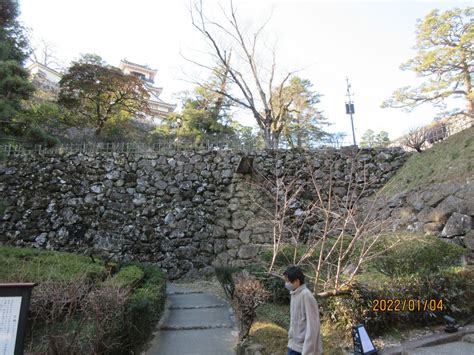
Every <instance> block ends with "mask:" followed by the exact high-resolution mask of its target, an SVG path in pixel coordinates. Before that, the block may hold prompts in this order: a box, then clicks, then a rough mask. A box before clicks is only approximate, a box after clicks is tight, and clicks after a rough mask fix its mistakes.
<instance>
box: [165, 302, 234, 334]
mask: <svg viewBox="0 0 474 355" xmlns="http://www.w3.org/2000/svg"><path fill="white" fill-rule="evenodd" d="M183 306H184V307H185V306H186V305H183ZM215 325H219V326H221V325H226V326H228V327H232V325H233V322H232V320H231V317H230V314H229V312H227V311H226V310H224V309H223V308H222V307H219V308H197V309H173V310H170V313H169V316H168V317H167V319H166V320H165V321H164V322H163V324H162V327H164V328H190V329H194V328H195V327H197V328H203V329H207V328H212V327H214V326H215Z"/></svg>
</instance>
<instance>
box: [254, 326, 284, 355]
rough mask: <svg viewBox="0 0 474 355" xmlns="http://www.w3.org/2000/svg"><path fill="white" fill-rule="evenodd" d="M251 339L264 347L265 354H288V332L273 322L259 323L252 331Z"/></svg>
mask: <svg viewBox="0 0 474 355" xmlns="http://www.w3.org/2000/svg"><path fill="white" fill-rule="evenodd" d="M250 337H251V338H252V339H253V340H254V341H255V342H256V343H258V344H261V345H263V346H264V354H275V355H276V354H278V355H279V354H282V355H283V354H286V353H287V352H288V351H287V345H288V330H287V329H284V328H282V327H280V326H278V325H277V324H275V323H272V322H266V321H257V322H255V323H254V324H253V325H252V328H251V329H250Z"/></svg>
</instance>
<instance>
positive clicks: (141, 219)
mask: <svg viewBox="0 0 474 355" xmlns="http://www.w3.org/2000/svg"><path fill="white" fill-rule="evenodd" d="M244 156H245V157H249V158H251V159H253V167H252V169H251V172H250V173H248V174H241V173H236V169H237V166H238V165H239V162H240V161H241V158H242V157H244ZM405 159H406V156H405V153H404V152H403V151H401V150H400V149H384V150H375V149H372V150H371V149H364V150H360V151H354V150H346V151H344V150H335V149H324V150H317V151H312V152H298V151H276V152H271V151H267V152H266V151H264V152H258V153H252V154H246V153H243V152H233V151H200V152H192V151H184V152H176V153H168V154H164V153H149V154H125V153H120V154H119V153H109V154H97V155H95V154H93V153H87V154H84V153H71V152H68V153H63V154H58V155H54V156H50V155H38V154H36V155H30V156H21V157H9V158H8V159H7V160H4V161H2V162H1V165H0V191H1V193H2V196H3V197H2V199H3V200H4V201H5V202H6V203H7V205H8V207H7V209H6V211H5V213H4V215H3V217H2V219H1V220H0V222H1V224H0V244H6V245H17V246H35V247H39V248H46V249H54V250H63V251H72V252H79V253H91V254H101V255H103V256H106V257H111V258H114V259H117V260H125V261H126V260H138V261H142V262H143V261H145V262H152V263H155V264H157V265H158V266H160V267H162V268H163V269H165V270H167V271H168V274H169V277H170V279H175V278H178V277H181V276H183V275H185V274H187V275H188V276H192V275H195V274H196V273H197V272H202V273H206V272H210V271H211V270H212V265H235V266H239V265H244V264H246V263H248V262H249V260H252V259H253V258H255V257H256V255H257V254H258V253H259V252H261V250H262V248H263V247H264V246H265V245H268V244H269V243H270V242H271V240H272V232H271V222H270V221H269V217H268V216H265V214H264V213H263V212H262V206H265V205H266V206H271V200H269V199H268V198H267V197H265V196H263V195H260V192H259V189H258V188H256V181H258V180H259V179H260V180H261V179H267V178H268V179H273V178H275V176H283V175H287V176H291V175H292V174H294V172H295V171H296V170H301V169H303V170H304V169H311V170H312V171H313V172H314V173H315V176H316V179H317V181H318V182H319V183H321V186H323V187H324V186H325V185H324V184H325V183H327V181H328V174H329V170H330V169H329V168H330V167H332V168H331V169H332V174H333V175H334V176H335V177H336V178H337V181H338V183H337V186H335V187H336V188H338V189H340V190H341V193H344V191H345V190H344V189H346V188H347V179H346V178H345V177H346V176H348V175H349V174H351V169H352V170H353V168H354V167H356V169H357V170H358V171H359V172H362V171H363V172H364V174H365V175H366V176H368V177H370V178H371V180H372V181H373V183H372V184H371V186H370V188H369V189H367V191H366V194H371V193H372V192H373V191H375V190H376V189H378V188H380V187H381V186H383V184H384V183H385V182H386V181H387V180H388V179H389V178H390V177H391V176H392V175H393V174H394V172H396V171H397V169H398V168H399V167H400V166H401V165H402V164H403V163H404V161H405ZM249 161H251V160H249ZM354 164H356V165H354Z"/></svg>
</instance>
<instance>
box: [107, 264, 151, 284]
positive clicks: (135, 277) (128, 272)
mask: <svg viewBox="0 0 474 355" xmlns="http://www.w3.org/2000/svg"><path fill="white" fill-rule="evenodd" d="M144 276H145V272H144V271H143V270H142V269H141V268H140V267H138V266H136V265H129V266H124V267H122V268H121V269H120V270H119V272H118V273H117V274H115V275H114V276H113V277H111V278H110V279H108V280H107V281H106V284H108V285H114V286H117V287H127V288H133V287H135V286H136V285H138V284H139V283H140V281H141V280H142V279H143V277H144Z"/></svg>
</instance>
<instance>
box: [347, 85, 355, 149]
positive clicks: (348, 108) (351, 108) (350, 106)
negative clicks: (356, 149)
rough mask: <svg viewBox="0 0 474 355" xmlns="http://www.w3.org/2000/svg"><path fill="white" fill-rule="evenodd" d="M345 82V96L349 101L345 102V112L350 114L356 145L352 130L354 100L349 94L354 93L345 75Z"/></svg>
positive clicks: (352, 124)
mask: <svg viewBox="0 0 474 355" xmlns="http://www.w3.org/2000/svg"><path fill="white" fill-rule="evenodd" d="M346 83H347V93H346V96H347V97H348V98H349V102H346V114H348V115H350V116H351V126H352V139H353V141H354V146H357V143H356V136H355V130H354V119H353V117H352V115H353V114H354V113H355V111H354V102H353V101H352V98H351V96H352V95H354V93H352V92H351V84H350V83H349V78H347V77H346Z"/></svg>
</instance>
